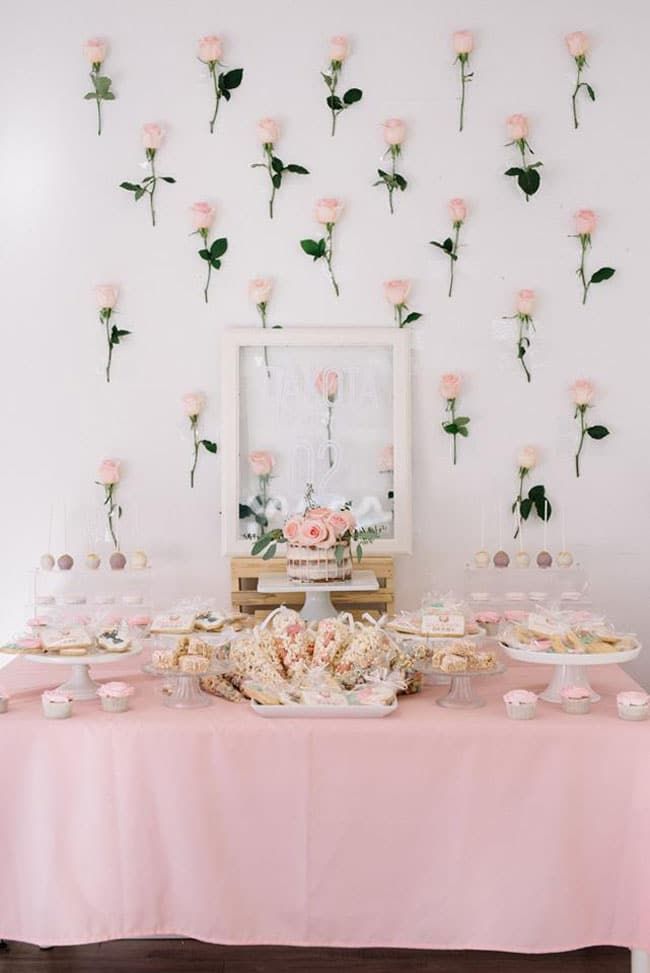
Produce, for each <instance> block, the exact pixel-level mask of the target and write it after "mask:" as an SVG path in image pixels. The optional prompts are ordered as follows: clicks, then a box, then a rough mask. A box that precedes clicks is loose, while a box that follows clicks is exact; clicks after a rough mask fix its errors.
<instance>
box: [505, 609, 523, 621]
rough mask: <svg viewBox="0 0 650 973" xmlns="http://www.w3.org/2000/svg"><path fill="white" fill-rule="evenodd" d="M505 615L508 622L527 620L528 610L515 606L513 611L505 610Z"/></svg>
mask: <svg viewBox="0 0 650 973" xmlns="http://www.w3.org/2000/svg"><path fill="white" fill-rule="evenodd" d="M503 617H504V618H505V620H506V622H525V621H526V619H527V618H528V612H525V611H521V609H519V608H513V609H512V610H511V611H507V612H504V613H503Z"/></svg>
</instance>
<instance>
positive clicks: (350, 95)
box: [343, 88, 363, 105]
mask: <svg viewBox="0 0 650 973" xmlns="http://www.w3.org/2000/svg"><path fill="white" fill-rule="evenodd" d="M362 98H363V91H362V90H361V88H348V90H347V91H346V92H345V94H344V95H343V101H344V102H345V104H346V105H354V104H355V102H357V101H361V99H362Z"/></svg>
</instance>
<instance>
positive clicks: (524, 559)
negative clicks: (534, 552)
mask: <svg viewBox="0 0 650 973" xmlns="http://www.w3.org/2000/svg"><path fill="white" fill-rule="evenodd" d="M515 564H516V565H517V567H518V568H527V567H528V565H529V564H530V555H529V554H528V552H527V551H517V553H516V554H515Z"/></svg>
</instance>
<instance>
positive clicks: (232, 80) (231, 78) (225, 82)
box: [219, 68, 244, 91]
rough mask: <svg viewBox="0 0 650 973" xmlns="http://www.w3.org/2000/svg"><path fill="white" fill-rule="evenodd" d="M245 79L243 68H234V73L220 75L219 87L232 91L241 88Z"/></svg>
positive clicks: (228, 72)
mask: <svg viewBox="0 0 650 973" xmlns="http://www.w3.org/2000/svg"><path fill="white" fill-rule="evenodd" d="M243 77H244V69H243V68H233V69H232V71H226V73H225V74H220V75H219V87H220V88H223V89H225V90H227V91H232V90H233V88H238V87H239V86H240V84H241V82H242V78H243Z"/></svg>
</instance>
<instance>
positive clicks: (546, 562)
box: [537, 551, 553, 568]
mask: <svg viewBox="0 0 650 973" xmlns="http://www.w3.org/2000/svg"><path fill="white" fill-rule="evenodd" d="M552 563H553V558H552V557H551V555H550V554H549V553H548V551H540V552H539V554H538V555H537V566H538V567H539V568H550V566H551V564H552Z"/></svg>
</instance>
